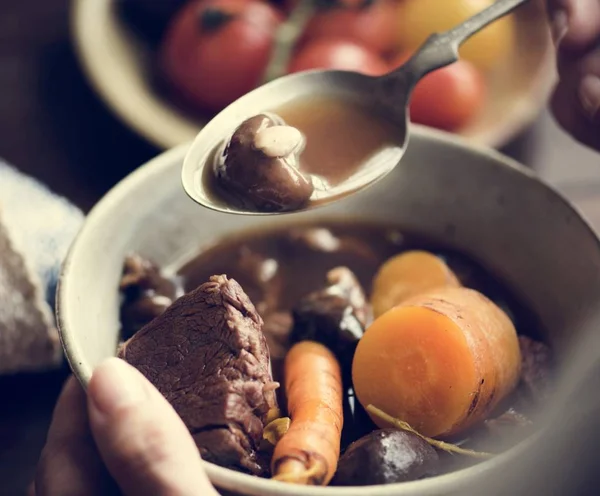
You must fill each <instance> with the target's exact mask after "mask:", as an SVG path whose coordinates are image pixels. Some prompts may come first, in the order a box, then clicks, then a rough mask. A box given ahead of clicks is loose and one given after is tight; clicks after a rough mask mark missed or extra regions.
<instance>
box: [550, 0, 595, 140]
mask: <svg viewBox="0 0 600 496" xmlns="http://www.w3.org/2000/svg"><path fill="white" fill-rule="evenodd" d="M548 13H549V15H550V20H551V26H552V34H553V37H554V42H555V44H556V46H557V62H558V64H557V65H558V72H559V77H560V81H559V84H558V86H557V88H556V90H555V92H554V95H553V97H552V101H551V107H552V111H553V113H554V116H555V118H556V120H557V121H558V123H559V124H560V125H561V126H562V127H563V128H564V129H565V130H566V131H567V132H569V133H570V134H571V135H572V136H573V137H574V138H575V139H577V140H579V141H580V142H582V143H583V144H585V145H587V146H590V147H592V148H595V149H596V150H600V0H548Z"/></svg>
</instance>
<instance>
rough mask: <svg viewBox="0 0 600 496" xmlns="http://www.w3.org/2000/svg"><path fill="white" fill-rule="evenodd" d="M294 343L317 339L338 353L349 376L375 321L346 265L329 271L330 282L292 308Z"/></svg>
mask: <svg viewBox="0 0 600 496" xmlns="http://www.w3.org/2000/svg"><path fill="white" fill-rule="evenodd" d="M292 314H293V317H294V325H293V328H292V333H291V336H290V338H291V342H293V343H295V342H298V341H303V340H312V341H318V342H320V343H322V344H324V345H325V346H327V347H328V348H329V349H330V350H331V351H333V352H334V353H335V355H336V356H337V358H338V360H339V361H340V365H341V367H342V371H343V374H344V376H345V378H346V379H349V374H350V372H351V367H352V359H353V358H354V352H355V350H356V346H357V344H358V341H359V339H360V338H361V337H362V335H363V334H364V331H365V329H366V327H367V326H368V325H369V324H370V322H371V320H372V313H371V307H370V305H369V303H368V301H367V299H366V297H365V293H364V291H363V289H362V287H361V286H360V283H359V282H358V280H357V279H356V277H355V276H354V274H353V273H352V271H351V270H350V269H348V268H346V267H336V268H335V269H332V270H330V271H329V272H328V273H327V285H326V286H325V287H324V288H323V289H321V290H318V291H315V292H313V293H310V294H308V295H307V296H305V297H304V298H302V299H301V300H300V301H299V302H298V304H297V305H296V306H295V307H294V309H293V311H292Z"/></svg>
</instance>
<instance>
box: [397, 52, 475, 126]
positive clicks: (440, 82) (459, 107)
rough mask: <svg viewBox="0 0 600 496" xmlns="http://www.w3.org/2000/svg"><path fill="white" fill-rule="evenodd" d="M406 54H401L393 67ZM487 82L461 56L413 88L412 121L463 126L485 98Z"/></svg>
mask: <svg viewBox="0 0 600 496" xmlns="http://www.w3.org/2000/svg"><path fill="white" fill-rule="evenodd" d="M408 58H409V55H407V54H402V55H400V56H399V57H398V59H396V62H395V63H394V64H393V67H399V66H400V65H402V64H403V63H404V62H405V61H406V60H408ZM485 96H486V84H485V79H484V78H483V76H482V74H481V72H480V71H479V70H478V69H477V68H476V67H475V66H474V65H473V64H472V63H471V62H468V61H467V60H464V59H461V60H459V61H458V62H455V63H453V64H451V65H449V66H447V67H443V68H442V69H438V70H436V71H434V72H432V73H430V74H428V75H427V76H425V77H424V78H423V79H422V80H421V81H420V82H419V83H418V84H417V86H416V87H415V90H414V92H413V94H412V97H411V102H410V117H411V121H412V122H416V123H418V124H423V125H425V126H431V127H436V128H438V129H445V130H447V131H454V130H456V129H458V128H460V127H462V126H464V125H465V124H466V123H467V122H468V121H469V120H470V119H471V118H472V117H473V116H474V115H475V114H476V113H477V111H478V110H479V109H480V108H481V106H482V105H483V103H484V101H485Z"/></svg>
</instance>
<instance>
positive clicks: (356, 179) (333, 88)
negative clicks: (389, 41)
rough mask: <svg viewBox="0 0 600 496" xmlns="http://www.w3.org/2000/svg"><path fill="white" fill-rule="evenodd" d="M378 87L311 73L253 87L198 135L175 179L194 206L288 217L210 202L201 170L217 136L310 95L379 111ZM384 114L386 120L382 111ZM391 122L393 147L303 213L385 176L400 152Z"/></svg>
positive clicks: (401, 138)
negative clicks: (352, 103) (196, 204)
mask: <svg viewBox="0 0 600 496" xmlns="http://www.w3.org/2000/svg"><path fill="white" fill-rule="evenodd" d="M379 86H380V84H379V78H375V77H372V76H366V75H363V74H359V73H356V72H349V71H335V70H314V71H306V72H301V73H297V74H289V75H287V76H283V77H281V78H278V79H276V80H274V81H271V82H269V83H267V84H265V85H263V86H260V87H259V88H256V89H255V90H253V91H251V92H250V93H247V94H246V95H244V96H243V97H242V98H240V99H239V100H236V101H235V102H234V103H232V104H231V105H229V106H228V107H226V108H225V109H224V110H222V111H221V112H220V113H219V114H217V115H216V116H215V117H214V118H213V119H212V120H211V121H210V122H209V123H208V124H207V125H206V126H205V127H204V128H203V129H202V130H201V131H200V133H198V135H197V136H196V138H195V139H194V141H193V143H192V145H191V147H190V148H189V150H188V153H187V154H186V156H185V159H184V161H183V167H182V174H181V178H182V183H183V188H184V190H185V192H186V193H187V194H188V196H189V197H190V198H192V200H194V201H195V202H197V203H199V204H200V205H202V206H204V207H207V208H210V209H212V210H216V211H219V212H224V213H230V214H240V215H276V214H282V213H289V212H256V211H247V210H243V209H238V208H236V207H235V206H232V205H229V204H228V203H225V202H222V201H219V200H217V199H215V196H214V195H213V194H212V193H211V191H210V188H208V187H207V184H206V181H205V180H204V174H205V169H204V168H205V167H206V166H207V163H209V162H210V159H211V157H212V155H213V153H214V150H215V149H216V148H217V147H219V146H220V145H221V143H222V142H223V138H224V137H227V136H231V134H232V133H233V131H234V130H235V128H236V127H237V126H238V125H239V124H240V123H241V122H242V121H244V120H245V119H247V118H249V117H252V116H253V115H256V114H259V113H261V112H265V111H270V110H274V109H277V108H279V107H282V106H284V105H286V104H288V103H290V102H292V101H295V100H307V99H310V98H311V97H314V96H315V95H319V97H323V96H326V97H331V98H335V99H343V100H347V101H350V102H354V103H358V104H360V105H361V106H364V107H366V108H377V109H380V110H379V112H384V111H386V109H385V106H384V105H383V102H382V101H381V99H380V98H379V97H378V94H377V93H376V91H375V90H377V89H378V88H379ZM384 115H386V116H387V115H388V112H386V114H384ZM390 118H392V116H390ZM394 124H396V125H397V128H398V139H397V142H396V143H395V145H397V146H394V147H393V148H389V149H386V150H384V151H382V153H379V154H376V155H375V156H374V157H373V158H372V160H369V163H368V164H365V167H362V168H361V169H360V170H359V171H358V172H357V173H356V174H354V175H353V176H352V177H350V178H349V179H348V180H347V181H344V182H343V183H341V184H340V185H338V186H335V187H333V188H331V189H329V190H327V192H326V193H327V196H326V198H324V197H320V198H317V201H314V202H313V201H311V202H310V203H309V204H308V205H307V208H306V209H313V208H318V207H319V206H321V205H324V204H326V203H328V202H329V201H331V200H333V199H336V198H341V197H343V196H345V195H347V194H349V193H350V192H352V191H354V190H356V189H361V188H363V187H366V186H368V185H371V184H373V183H375V182H376V181H378V180H380V179H382V178H383V177H385V175H386V174H387V173H388V172H390V171H391V170H392V169H393V168H394V167H395V166H396V165H397V164H398V162H399V161H400V159H401V157H402V154H403V153H404V150H405V148H406V141H407V132H406V129H407V121H406V118H405V117H403V118H401V119H400V120H399V121H394ZM306 209H304V210H306Z"/></svg>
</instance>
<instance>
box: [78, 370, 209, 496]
mask: <svg viewBox="0 0 600 496" xmlns="http://www.w3.org/2000/svg"><path fill="white" fill-rule="evenodd" d="M88 410H89V418H90V426H91V429H92V433H93V435H94V439H95V441H96V444H97V445H98V449H99V451H100V455H101V456H102V459H103V460H104V463H105V464H106V466H107V468H108V470H109V472H110V473H111V475H112V476H113V477H114V479H115V480H116V482H117V484H118V485H119V487H120V488H121V490H122V491H123V493H124V494H125V495H127V496H134V495H138V494H140V495H168V496H187V495H190V496H199V495H201V496H218V493H217V492H216V490H215V489H214V488H213V487H212V485H211V483H210V481H209V480H208V477H207V476H206V473H205V472H204V469H203V467H202V463H201V459H200V454H199V452H198V448H197V447H196V445H195V443H194V440H193V439H192V437H191V435H190V434H189V432H188V430H187V428H186V427H185V425H184V424H183V422H182V420H181V419H180V418H179V416H178V415H177V413H176V412H175V410H173V408H172V407H171V405H170V404H169V403H168V402H167V400H166V399H165V398H164V397H163V396H162V395H161V394H160V392H159V391H158V390H157V389H155V388H154V386H152V384H150V382H149V381H148V380H147V379H146V378H145V377H144V376H143V375H142V374H141V373H140V372H139V371H137V370H136V369H135V368H133V367H132V366H130V365H129V364H127V363H125V362H124V361H122V360H120V359H118V358H109V359H108V360H106V361H105V362H103V363H102V364H100V365H99V366H98V367H97V368H96V370H95V371H94V374H93V376H92V379H91V381H90V385H89V388H88Z"/></svg>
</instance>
